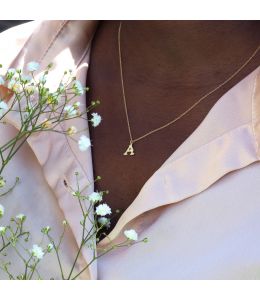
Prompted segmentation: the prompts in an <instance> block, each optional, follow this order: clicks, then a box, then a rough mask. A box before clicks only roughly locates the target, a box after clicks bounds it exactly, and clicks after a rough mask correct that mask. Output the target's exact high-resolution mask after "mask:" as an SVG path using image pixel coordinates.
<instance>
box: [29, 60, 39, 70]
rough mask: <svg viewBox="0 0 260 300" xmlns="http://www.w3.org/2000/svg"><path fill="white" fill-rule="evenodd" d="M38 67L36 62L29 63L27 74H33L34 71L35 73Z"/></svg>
mask: <svg viewBox="0 0 260 300" xmlns="http://www.w3.org/2000/svg"><path fill="white" fill-rule="evenodd" d="M39 67H40V64H39V63H37V62H36V61H31V62H29V63H28V64H27V70H28V71H29V72H34V71H37V70H38V69H39Z"/></svg>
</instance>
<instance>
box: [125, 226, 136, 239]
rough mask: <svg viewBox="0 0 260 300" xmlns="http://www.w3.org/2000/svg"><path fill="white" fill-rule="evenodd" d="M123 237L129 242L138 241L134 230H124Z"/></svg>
mask: <svg viewBox="0 0 260 300" xmlns="http://www.w3.org/2000/svg"><path fill="white" fill-rule="evenodd" d="M124 235H125V236H126V237H127V238H128V239H129V240H133V241H137V240H138V234H137V232H136V231H135V230H134V229H130V230H125V231H124Z"/></svg>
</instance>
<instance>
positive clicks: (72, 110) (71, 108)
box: [64, 104, 78, 117]
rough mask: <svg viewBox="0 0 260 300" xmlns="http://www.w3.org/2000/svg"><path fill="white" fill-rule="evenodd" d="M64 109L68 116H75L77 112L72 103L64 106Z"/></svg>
mask: <svg viewBox="0 0 260 300" xmlns="http://www.w3.org/2000/svg"><path fill="white" fill-rule="evenodd" d="M64 111H65V113H66V114H67V115H68V116H69V117H75V116H76V115H77V113H78V110H77V109H76V108H75V107H74V106H73V105H70V104H68V105H66V106H65V107H64Z"/></svg>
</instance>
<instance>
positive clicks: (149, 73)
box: [87, 21, 260, 233]
mask: <svg viewBox="0 0 260 300" xmlns="http://www.w3.org/2000/svg"><path fill="white" fill-rule="evenodd" d="M118 26H119V21H103V22H100V23H99V26H98V28H97V31H96V33H95V36H94V39H93V41H92V51H91V59H90V67H89V70H88V77H87V85H88V86H89V87H90V92H89V93H88V94H87V102H89V101H91V100H95V99H99V100H100V101H101V105H100V106H99V107H98V108H97V110H96V111H97V112H98V113H100V114H101V115H102V118H103V121H104V122H103V124H101V125H100V126H99V127H97V128H95V129H92V128H90V137H91V139H92V144H93V148H92V155H93V166H94V174H95V176H97V175H100V176H101V177H102V180H101V181H99V182H97V183H96V186H95V188H96V189H97V190H109V195H107V196H106V197H105V201H106V203H108V204H109V205H110V207H111V208H112V211H114V212H115V210H116V209H120V210H121V212H120V214H119V215H118V216H117V217H115V218H114V219H113V220H112V222H111V227H110V228H109V229H107V231H106V233H109V232H110V231H111V230H112V229H113V227H114V226H115V224H116V222H117V220H118V218H119V217H120V215H121V214H122V213H123V212H124V211H125V209H126V208H127V207H128V206H129V205H130V204H131V203H132V201H133V200H134V199H135V197H136V196H137V194H138V193H139V191H140V189H141V188H142V186H143V185H144V183H145V182H146V181H147V180H148V179H149V177H150V176H151V175H152V174H153V173H154V172H155V171H156V170H157V169H158V168H159V167H160V166H161V165H162V164H163V163H164V161H165V160H166V159H167V158H168V157H169V156H170V155H171V154H172V153H173V152H174V151H175V150H176V149H177V148H178V147H179V145H181V143H182V142H183V141H184V140H185V139H186V138H187V137H188V136H189V135H190V134H191V133H192V132H193V131H194V130H195V129H196V128H197V126H198V125H199V124H200V122H201V121H202V120H203V118H205V116H206V115H207V113H208V112H209V110H210V109H211V108H212V106H213V105H214V104H215V103H216V102H217V101H218V99H219V98H220V97H221V96H222V95H223V94H224V93H225V92H226V91H228V90H229V89H230V88H232V86H234V85H235V84H236V83H237V82H239V81H240V80H241V79H243V78H244V77H245V76H246V75H248V74H249V73H250V72H252V71H253V70H254V69H255V68H256V67H257V66H258V65H259V60H260V53H258V55H257V56H255V57H254V59H252V61H251V62H250V63H249V64H248V65H247V66H246V67H245V68H244V69H243V70H242V71H241V72H240V73H239V74H238V75H237V76H236V77H235V78H233V79H232V80H231V81H230V82H229V83H227V84H226V85H225V86H224V87H222V88H220V89H219V90H218V91H217V92H215V93H214V94H212V95H210V96H209V97H207V98H206V99H205V100H203V101H202V102H201V103H200V104H198V106H196V107H195V108H194V109H193V110H192V111H190V112H189V113H188V114H187V115H185V116H184V117H182V118H181V119H180V120H178V121H177V122H176V123H174V124H172V125H171V126H169V127H167V128H166V129H163V130H162V131H159V132H158V133H155V134H152V135H150V136H149V137H147V138H145V139H143V140H141V141H139V142H137V143H136V144H134V149H135V155H134V156H123V153H124V152H125V150H126V149H127V147H128V145H129V134H128V130H127V123H126V116H125V111H124V107H123V98H122V89H121V81H120V70H119V57H118V44H117V34H118ZM259 37H260V22H259V21H122V29H121V49H122V64H123V74H124V82H125V93H126V99H127V102H128V114H129V118H130V125H131V129H132V134H133V138H137V137H139V136H141V135H143V134H145V133H147V132H148V131H150V130H152V129H154V128H157V127H160V126H162V125H163V124H165V123H167V122H169V121H170V120H172V119H174V118H175V117H177V116H179V115H180V114H181V113H183V112H184V111H185V110H187V109H188V108H189V107H191V106H192V105H193V104H194V103H195V102H196V101H197V100H198V99H199V98H200V97H202V96H203V95H204V94H206V93H207V92H209V91H210V90H212V89H214V88H215V87H216V86H218V85H219V84H221V83H222V82H223V81H224V80H226V78H228V77H229V76H230V75H232V74H233V73H234V72H235V71H236V70H237V69H238V68H239V67H240V66H241V65H242V64H243V63H244V62H245V61H246V60H247V59H248V58H249V57H250V56H251V54H252V53H253V52H254V50H255V49H256V48H257V46H258V44H259V40H260V39H259ZM104 49H106V51H105V52H104Z"/></svg>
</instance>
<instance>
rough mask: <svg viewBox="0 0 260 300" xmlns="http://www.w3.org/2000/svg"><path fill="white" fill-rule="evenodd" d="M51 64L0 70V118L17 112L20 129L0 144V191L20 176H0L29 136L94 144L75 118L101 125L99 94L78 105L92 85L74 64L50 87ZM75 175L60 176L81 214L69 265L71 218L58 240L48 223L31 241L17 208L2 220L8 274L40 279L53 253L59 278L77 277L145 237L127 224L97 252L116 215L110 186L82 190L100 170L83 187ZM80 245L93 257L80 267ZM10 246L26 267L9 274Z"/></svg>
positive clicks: (0, 265)
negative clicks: (118, 239) (108, 199)
mask: <svg viewBox="0 0 260 300" xmlns="http://www.w3.org/2000/svg"><path fill="white" fill-rule="evenodd" d="M1 67H2V66H1V65H0V68H1ZM52 67H53V64H49V65H48V66H47V67H46V69H45V70H43V71H42V72H41V73H40V74H38V75H37V72H38V71H39V69H40V64H39V63H38V62H35V61H32V62H30V63H28V64H27V66H26V71H25V72H22V70H21V69H14V68H10V69H8V71H7V72H6V74H4V75H0V123H1V124H3V125H6V124H7V123H8V114H17V116H18V118H19V120H20V128H18V133H17V134H16V135H15V136H14V137H13V138H11V139H10V140H9V141H7V142H5V143H4V144H3V145H0V190H1V192H0V197H4V196H5V195H6V194H8V193H11V192H12V191H13V189H14V188H15V186H16V185H17V184H18V182H19V178H16V181H15V183H14V184H13V186H11V187H8V185H9V183H8V182H7V181H6V179H5V178H4V177H3V171H4V169H5V168H6V167H7V166H8V165H9V162H10V161H11V160H12V158H13V157H14V156H15V155H16V153H17V152H18V151H19V150H20V148H21V147H22V146H23V144H24V143H25V142H26V141H27V140H28V138H29V137H30V136H32V135H34V134H40V133H41V132H45V133H46V132H50V133H56V134H62V135H66V136H67V137H68V138H69V139H71V140H72V141H74V142H76V143H77V144H78V148H79V150H80V151H82V152H84V151H87V150H89V148H90V147H91V146H92V145H91V141H90V138H89V137H88V136H87V135H86V134H84V131H85V129H81V128H77V127H76V126H75V125H73V120H74V119H78V118H80V119H84V120H86V121H87V122H89V123H90V125H91V126H93V127H97V126H99V125H100V123H101V121H102V117H101V116H100V115H99V114H98V113H97V112H93V110H94V109H95V108H96V107H97V106H98V105H100V100H93V101H91V103H90V105H89V106H87V107H86V108H82V106H83V105H81V102H80V97H81V96H82V95H83V94H84V93H86V92H88V91H89V90H90V88H89V87H83V86H82V84H81V82H80V81H79V80H77V78H76V77H75V76H74V75H73V72H72V70H65V71H64V73H63V76H62V78H61V80H60V81H59V84H58V86H57V87H56V88H55V89H53V88H52V86H51V85H49V82H48V76H49V74H50V72H51V71H52ZM68 120H69V121H70V125H69V127H68V128H66V127H65V125H66V122H65V121H68ZM75 179H76V186H73V184H71V183H70V182H67V181H65V180H64V184H65V186H66V187H67V190H68V192H69V193H70V194H71V195H72V198H74V199H76V201H77V203H78V205H79V207H80V210H81V215H82V218H81V220H79V223H80V225H81V229H82V232H81V242H80V244H79V248H78V251H77V253H76V255H75V258H74V260H73V263H72V266H71V268H70V269H69V271H68V272H67V273H66V272H65V270H64V269H65V268H64V267H63V263H62V259H61V257H62V255H61V251H62V248H61V245H62V242H63V239H64V236H65V234H66V230H67V229H68V227H69V223H68V222H67V221H66V220H64V221H63V222H62V224H61V226H62V233H61V235H60V237H59V239H58V240H57V241H56V240H55V239H54V237H53V236H52V228H51V227H50V226H48V225H46V226H45V227H43V228H41V230H40V231H41V236H42V239H41V241H32V238H31V234H30V231H29V230H27V229H25V225H26V224H25V223H26V220H27V217H26V216H25V215H24V214H21V213H20V214H18V215H16V217H12V218H11V219H10V221H9V223H8V224H7V225H0V269H1V270H2V272H4V273H6V275H7V276H8V278H9V279H20V280H30V279H35V278H37V279H42V277H41V275H40V270H39V263H40V261H41V260H43V259H44V257H45V256H46V255H49V254H54V255H55V256H56V258H57V265H58V268H59V270H60V277H61V279H77V278H78V277H79V276H80V275H81V274H82V273H83V272H85V271H86V270H87V268H88V267H89V266H90V265H91V264H92V263H93V262H94V261H95V260H97V259H98V258H99V257H101V256H103V255H105V254H106V253H108V252H110V251H112V250H115V249H117V248H120V247H125V246H130V245H133V244H136V243H140V242H147V241H148V239H147V238H145V239H143V240H139V239H138V234H137V232H136V231H135V230H134V229H128V230H125V231H124V235H125V237H126V240H125V241H123V242H122V243H119V244H114V245H111V244H110V245H109V247H108V248H106V249H103V253H101V254H100V255H97V253H96V246H97V245H96V241H99V237H98V236H99V234H100V236H102V235H105V236H106V234H105V233H103V232H102V229H104V228H109V227H110V226H111V220H112V219H113V218H114V217H115V216H112V210H111V208H110V207H109V205H108V204H107V203H105V202H104V198H105V196H106V195H107V194H108V191H97V190H95V191H93V192H92V193H90V194H89V193H88V192H86V191H88V190H89V189H88V188H89V187H91V185H93V186H94V184H95V183H96V181H98V180H101V177H100V176H97V177H96V178H95V179H94V180H93V182H91V183H89V184H87V185H86V186H85V187H81V186H80V183H79V173H78V172H76V173H75ZM116 213H118V211H116ZM4 214H5V207H4V206H3V205H2V204H0V219H1V220H2V218H3V216H4ZM89 226H90V228H89ZM84 247H88V248H89V249H91V250H92V251H93V259H92V260H91V261H90V262H88V264H87V265H86V266H84V267H83V268H82V269H81V270H77V271H76V270H75V269H76V265H77V262H78V259H79V257H80V254H81V252H82V250H83V249H84ZM10 248H12V249H13V251H14V253H15V254H16V255H17V256H18V258H19V259H20V260H21V261H22V262H23V266H24V269H23V270H16V271H17V274H12V271H11V266H12V261H10V260H8V259H9V256H8V254H9V251H8V250H9V249H10Z"/></svg>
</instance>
